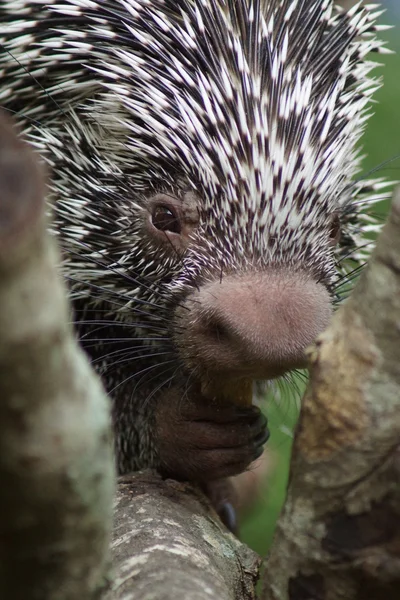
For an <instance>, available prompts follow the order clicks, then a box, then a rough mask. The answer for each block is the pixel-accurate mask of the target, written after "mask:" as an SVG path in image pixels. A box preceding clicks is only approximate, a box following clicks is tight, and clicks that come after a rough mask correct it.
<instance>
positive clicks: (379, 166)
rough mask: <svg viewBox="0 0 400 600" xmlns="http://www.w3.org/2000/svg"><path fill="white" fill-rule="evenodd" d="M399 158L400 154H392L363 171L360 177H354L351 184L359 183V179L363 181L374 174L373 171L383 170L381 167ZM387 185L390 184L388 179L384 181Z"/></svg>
mask: <svg viewBox="0 0 400 600" xmlns="http://www.w3.org/2000/svg"><path fill="white" fill-rule="evenodd" d="M399 159H400V154H395V155H394V156H391V157H390V158H387V159H386V160H384V161H383V162H381V163H379V164H378V165H376V166H375V167H373V168H372V169H370V170H369V171H366V172H365V173H363V174H362V175H361V176H360V177H358V178H356V179H355V180H354V182H353V185H355V184H357V183H359V182H360V181H363V180H364V179H367V178H368V177H370V176H371V175H374V174H375V173H378V172H379V171H383V168H384V167H386V166H387V165H389V164H391V163H392V162H395V161H396V160H399ZM386 184H387V185H391V184H392V182H391V181H388V182H386Z"/></svg>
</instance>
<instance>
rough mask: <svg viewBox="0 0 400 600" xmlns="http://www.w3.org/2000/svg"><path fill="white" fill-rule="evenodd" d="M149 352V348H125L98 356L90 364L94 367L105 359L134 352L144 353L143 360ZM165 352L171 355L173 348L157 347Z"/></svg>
mask: <svg viewBox="0 0 400 600" xmlns="http://www.w3.org/2000/svg"><path fill="white" fill-rule="evenodd" d="M148 350H149V347H146V346H145V347H143V346H125V347H124V348H119V349H118V350H113V351H112V352H106V353H105V354H102V355H101V356H98V357H96V358H94V359H92V360H91V361H90V364H92V365H94V364H96V363H98V362H100V361H102V360H104V359H105V358H109V357H111V356H116V355H127V354H129V353H131V352H132V355H133V354H137V353H138V352H139V351H141V352H143V358H147V357H148V355H147V354H146V351H148ZM162 350H165V351H166V352H167V351H168V352H170V353H171V348H169V347H168V346H166V345H164V346H163V345H161V346H158V345H157V351H162Z"/></svg>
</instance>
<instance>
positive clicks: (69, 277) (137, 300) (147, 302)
mask: <svg viewBox="0 0 400 600" xmlns="http://www.w3.org/2000/svg"><path fill="white" fill-rule="evenodd" d="M64 278H65V279H67V280H68V281H73V282H74V283H82V282H81V281H80V280H79V279H78V278H77V277H72V275H64ZM85 285H87V286H89V287H90V288H93V289H94V290H99V291H101V292H103V293H104V292H105V291H107V292H108V293H109V294H110V295H111V296H115V297H116V298H122V299H123V300H126V301H127V303H132V302H134V303H137V304H139V305H141V306H151V307H153V308H162V307H160V306H159V305H158V304H156V303H155V302H151V301H150V300H143V299H141V298H132V296H129V294H122V293H121V292H116V291H115V290H111V289H109V288H107V287H101V286H99V285H96V284H95V283H93V282H91V281H85ZM121 306H122V305H121ZM134 310H135V314H140V315H145V316H148V313H146V312H145V311H143V310H139V309H138V308H136V307H135V308H134ZM154 320H160V321H162V318H160V314H157V317H156V316H154Z"/></svg>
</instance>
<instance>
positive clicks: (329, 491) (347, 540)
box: [263, 191, 400, 600]
mask: <svg viewBox="0 0 400 600" xmlns="http://www.w3.org/2000/svg"><path fill="white" fill-rule="evenodd" d="M310 362H311V367H312V370H311V380H310V385H309V387H308V390H307V393H306V395H305V398H304V400H303V408H302V412H301V418H300V423H299V426H298V431H297V435H296V437H295V443H294V448H293V458H292V464H291V476H290V484H289V489H288V494H287V500H286V504H285V507H284V510H283V513H282V516H281V518H280V520H279V523H278V527H277V531H276V536H275V539H274V543H273V548H272V550H271V553H270V556H269V558H268V561H267V565H266V570H265V573H264V580H265V584H264V592H263V599H264V600H278V599H279V600H284V599H285V600H287V599H290V600H303V599H304V598H307V599H309V600H313V599H315V600H317V599H318V600H339V599H340V600H361V599H362V600H366V599H368V600H378V599H379V600H394V599H398V598H400V485H399V482H400V191H397V193H396V194H395V197H394V201H393V207H392V212H391V215H390V218H389V221H388V223H387V224H386V226H385V227H384V229H383V231H382V234H381V236H380V238H379V240H378V243H377V247H376V250H375V252H374V254H373V256H372V258H371V261H370V264H369V266H368V268H367V269H366V270H365V272H364V273H363V275H362V276H361V278H360V281H359V282H358V284H357V286H356V288H355V289H354V291H353V293H352V295H351V297H350V299H349V300H348V301H347V302H345V304H344V305H343V306H342V307H341V308H340V309H339V310H338V312H337V313H336V314H335V316H334V318H333V320H332V323H331V325H330V327H329V328H328V329H327V330H326V332H325V333H324V334H322V335H321V336H320V338H319V340H318V341H317V344H316V346H315V348H314V349H313V350H312V351H311V353H310Z"/></svg>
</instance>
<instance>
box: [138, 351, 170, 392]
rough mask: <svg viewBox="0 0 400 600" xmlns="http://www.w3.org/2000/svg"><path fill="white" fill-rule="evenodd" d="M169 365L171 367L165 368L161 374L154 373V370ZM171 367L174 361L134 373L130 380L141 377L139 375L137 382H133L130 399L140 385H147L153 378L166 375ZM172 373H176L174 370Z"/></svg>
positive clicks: (158, 372)
mask: <svg viewBox="0 0 400 600" xmlns="http://www.w3.org/2000/svg"><path fill="white" fill-rule="evenodd" d="M169 363H171V366H169V367H167V368H166V369H164V370H163V371H161V372H160V371H156V369H161V368H162V367H164V366H165V365H167V364H169ZM172 365H176V361H175V360H170V361H163V362H162V363H157V364H155V365H153V369H152V370H151V369H146V370H144V369H143V371H139V372H138V373H136V374H135V375H134V376H133V377H131V379H134V378H135V377H136V375H140V374H141V373H142V375H141V377H140V379H139V380H138V381H137V382H135V385H134V387H133V389H132V392H131V397H133V396H134V394H135V392H137V391H138V390H139V389H140V387H141V386H142V385H149V383H151V382H152V381H154V380H155V378H157V379H159V377H160V376H161V375H164V374H165V373H168V371H171V369H172ZM174 373H176V369H175V372H174ZM149 374H150V377H149Z"/></svg>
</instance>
